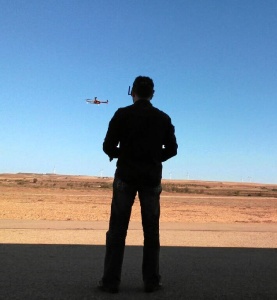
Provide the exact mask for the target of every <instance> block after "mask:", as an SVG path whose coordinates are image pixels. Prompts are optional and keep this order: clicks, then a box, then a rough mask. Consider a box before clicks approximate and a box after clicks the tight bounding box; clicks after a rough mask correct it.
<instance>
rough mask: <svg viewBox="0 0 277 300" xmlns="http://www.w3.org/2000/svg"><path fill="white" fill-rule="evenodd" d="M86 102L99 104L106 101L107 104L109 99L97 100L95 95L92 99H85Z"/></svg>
mask: <svg viewBox="0 0 277 300" xmlns="http://www.w3.org/2000/svg"><path fill="white" fill-rule="evenodd" d="M86 102H87V103H90V104H98V105H99V104H101V103H106V104H108V103H109V100H106V101H102V100H97V97H94V100H93V99H86Z"/></svg>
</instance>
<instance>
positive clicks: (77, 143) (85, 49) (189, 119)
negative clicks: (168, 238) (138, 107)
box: [0, 0, 277, 184]
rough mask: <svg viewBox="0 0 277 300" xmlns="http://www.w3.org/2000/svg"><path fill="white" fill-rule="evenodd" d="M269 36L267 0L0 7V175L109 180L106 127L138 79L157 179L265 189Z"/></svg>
mask: <svg viewBox="0 0 277 300" xmlns="http://www.w3.org/2000/svg"><path fill="white" fill-rule="evenodd" d="M276 37H277V1H275V0H228V1H227V0H173V1H171V0H167V1H166V0H151V1H148V0H128V1H127V0H102V1H99V0H97V1H96V0H59V1H56V0H47V1H43V0H26V1H21V0H11V1H8V0H0V41H1V46H0V173H17V172H37V173H51V172H53V171H55V172H56V173H58V174H76V175H93V176H100V175H102V176H113V174H114V170H115V164H116V161H113V162H111V163H110V162H109V159H108V157H107V156H106V155H105V154H104V153H103V151H102V143H103V140H104V137H105V134H106V131H107V128H108V123H109V120H110V119H111V117H112V116H113V114H114V112H115V111H116V110H117V109H118V108H119V107H124V106H126V105H129V104H131V103H132V99H131V98H130V96H128V95H127V92H128V87H129V85H132V83H133V80H134V78H135V77H136V76H138V75H146V76H150V77H151V78H153V80H154V82H155V90H156V92H155V97H154V98H153V100H152V103H153V105H154V106H156V107H158V108H159V109H161V110H163V111H165V112H166V113H168V114H169V115H170V117H171V119H172V123H173V124H174V125H175V130H176V136H177V140H178V144H179V149H178V155H177V156H176V157H174V158H172V159H171V160H169V161H167V162H165V163H164V169H163V177H164V178H172V179H187V178H189V179H195V180H211V181H238V182H240V181H245V182H246V181H252V182H261V183H275V184H276V183H277V151H276V149H277V118H276V113H277V38H276ZM95 96H97V97H98V98H99V99H103V100H106V99H109V104H108V105H106V104H102V105H99V106H98V105H90V104H86V102H85V99H86V98H93V97H95Z"/></svg>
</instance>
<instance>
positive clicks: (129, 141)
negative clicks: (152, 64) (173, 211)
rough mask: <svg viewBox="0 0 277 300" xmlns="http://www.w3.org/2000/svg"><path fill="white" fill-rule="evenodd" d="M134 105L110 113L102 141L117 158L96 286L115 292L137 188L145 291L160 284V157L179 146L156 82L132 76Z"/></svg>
mask: <svg viewBox="0 0 277 300" xmlns="http://www.w3.org/2000/svg"><path fill="white" fill-rule="evenodd" d="M131 95H132V98H133V104H132V105H130V106H127V107H124V108H119V109H118V110H117V111H116V113H115V114H114V116H113V117H112V119H111V121H110V123H109V127H108V131H107V134H106V137H105V140H104V143H103V150H104V152H105V153H106V154H107V155H108V156H109V158H110V160H112V159H114V158H117V159H118V160H117V167H116V171H115V177H114V182H113V197H112V204H111V215H110V223H109V230H108V232H107V234H106V255H105V261H104V274H103V277H102V280H101V281H100V282H99V284H98V287H99V288H100V289H101V290H103V291H106V292H110V293H117V292H118V291H119V285H120V280H121V269H122V263H123V256H124V248H125V239H126V235H127V230H128V225H129V220H130V216H131V210H132V206H133V203H134V199H135V197H136V194H137V193H138V196H139V200H140V206H141V217H142V225H143V233H144V247H143V262H142V277H143V282H144V290H145V292H153V291H155V290H158V289H160V288H161V276H160V273H159V252H160V238H159V218H160V194H161V191H162V187H161V179H162V162H164V161H166V160H167V159H169V158H171V157H172V156H174V155H176V154H177V148H178V145H177V143H176V137H175V132H174V126H173V125H172V123H171V119H170V117H169V116H168V115H167V114H165V113H164V112H162V111H160V110H159V109H157V108H155V107H154V106H153V105H152V104H151V103H150V100H151V99H152V97H153V95H154V83H153V80H152V79H151V78H149V77H144V76H139V77H137V78H136V79H135V81H134V83H133V87H132V91H131Z"/></svg>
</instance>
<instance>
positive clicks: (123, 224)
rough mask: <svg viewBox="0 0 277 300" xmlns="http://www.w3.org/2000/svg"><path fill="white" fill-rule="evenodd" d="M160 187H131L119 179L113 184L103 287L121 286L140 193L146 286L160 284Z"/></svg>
mask: <svg viewBox="0 0 277 300" xmlns="http://www.w3.org/2000/svg"><path fill="white" fill-rule="evenodd" d="M161 191H162V188H161V185H158V186H156V187H149V186H136V185H130V184H127V183H125V182H123V181H122V180H120V179H119V178H115V179H114V182H113V198H112V204H111V215H110V222H109V230H108V231H107V234H106V254H105V261H104V275H103V278H102V280H103V283H104V284H106V285H119V284H120V280H121V270H122V263H123V257H124V249H125V239H126V236H127V230H128V225H129V221H130V216H131V211H132V206H133V203H134V200H135V197H136V194H137V192H138V196H139V200H140V206H141V218H142V226H143V234H144V247H143V261H142V277H143V281H144V282H145V283H147V284H148V283H150V284H158V282H159V280H160V274H159V253H160V237H159V219H160V194H161Z"/></svg>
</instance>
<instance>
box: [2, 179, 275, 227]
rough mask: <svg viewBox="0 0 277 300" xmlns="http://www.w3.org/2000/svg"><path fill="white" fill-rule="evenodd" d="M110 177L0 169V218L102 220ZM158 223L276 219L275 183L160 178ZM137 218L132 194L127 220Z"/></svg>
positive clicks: (107, 206) (109, 194)
mask: <svg viewBox="0 0 277 300" xmlns="http://www.w3.org/2000/svg"><path fill="white" fill-rule="evenodd" d="M112 181H113V178H98V177H89V176H68V175H55V174H0V220H49V221H50V220H55V221H106V222H107V221H108V220H109V213H110V204H111V198H112ZM162 184H163V192H162V195H161V223H163V222H170V223H201V224H203V223H222V224H233V223H236V224H238V223H241V224H245V223H256V224H257V223H259V224H276V223H277V185H269V184H255V183H232V182H207V181H192V180H164V181H163V183H162ZM132 221H134V222H139V221H140V207H139V200H138V199H137V198H136V200H135V203H134V206H133V211H132V216H131V222H132Z"/></svg>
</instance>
